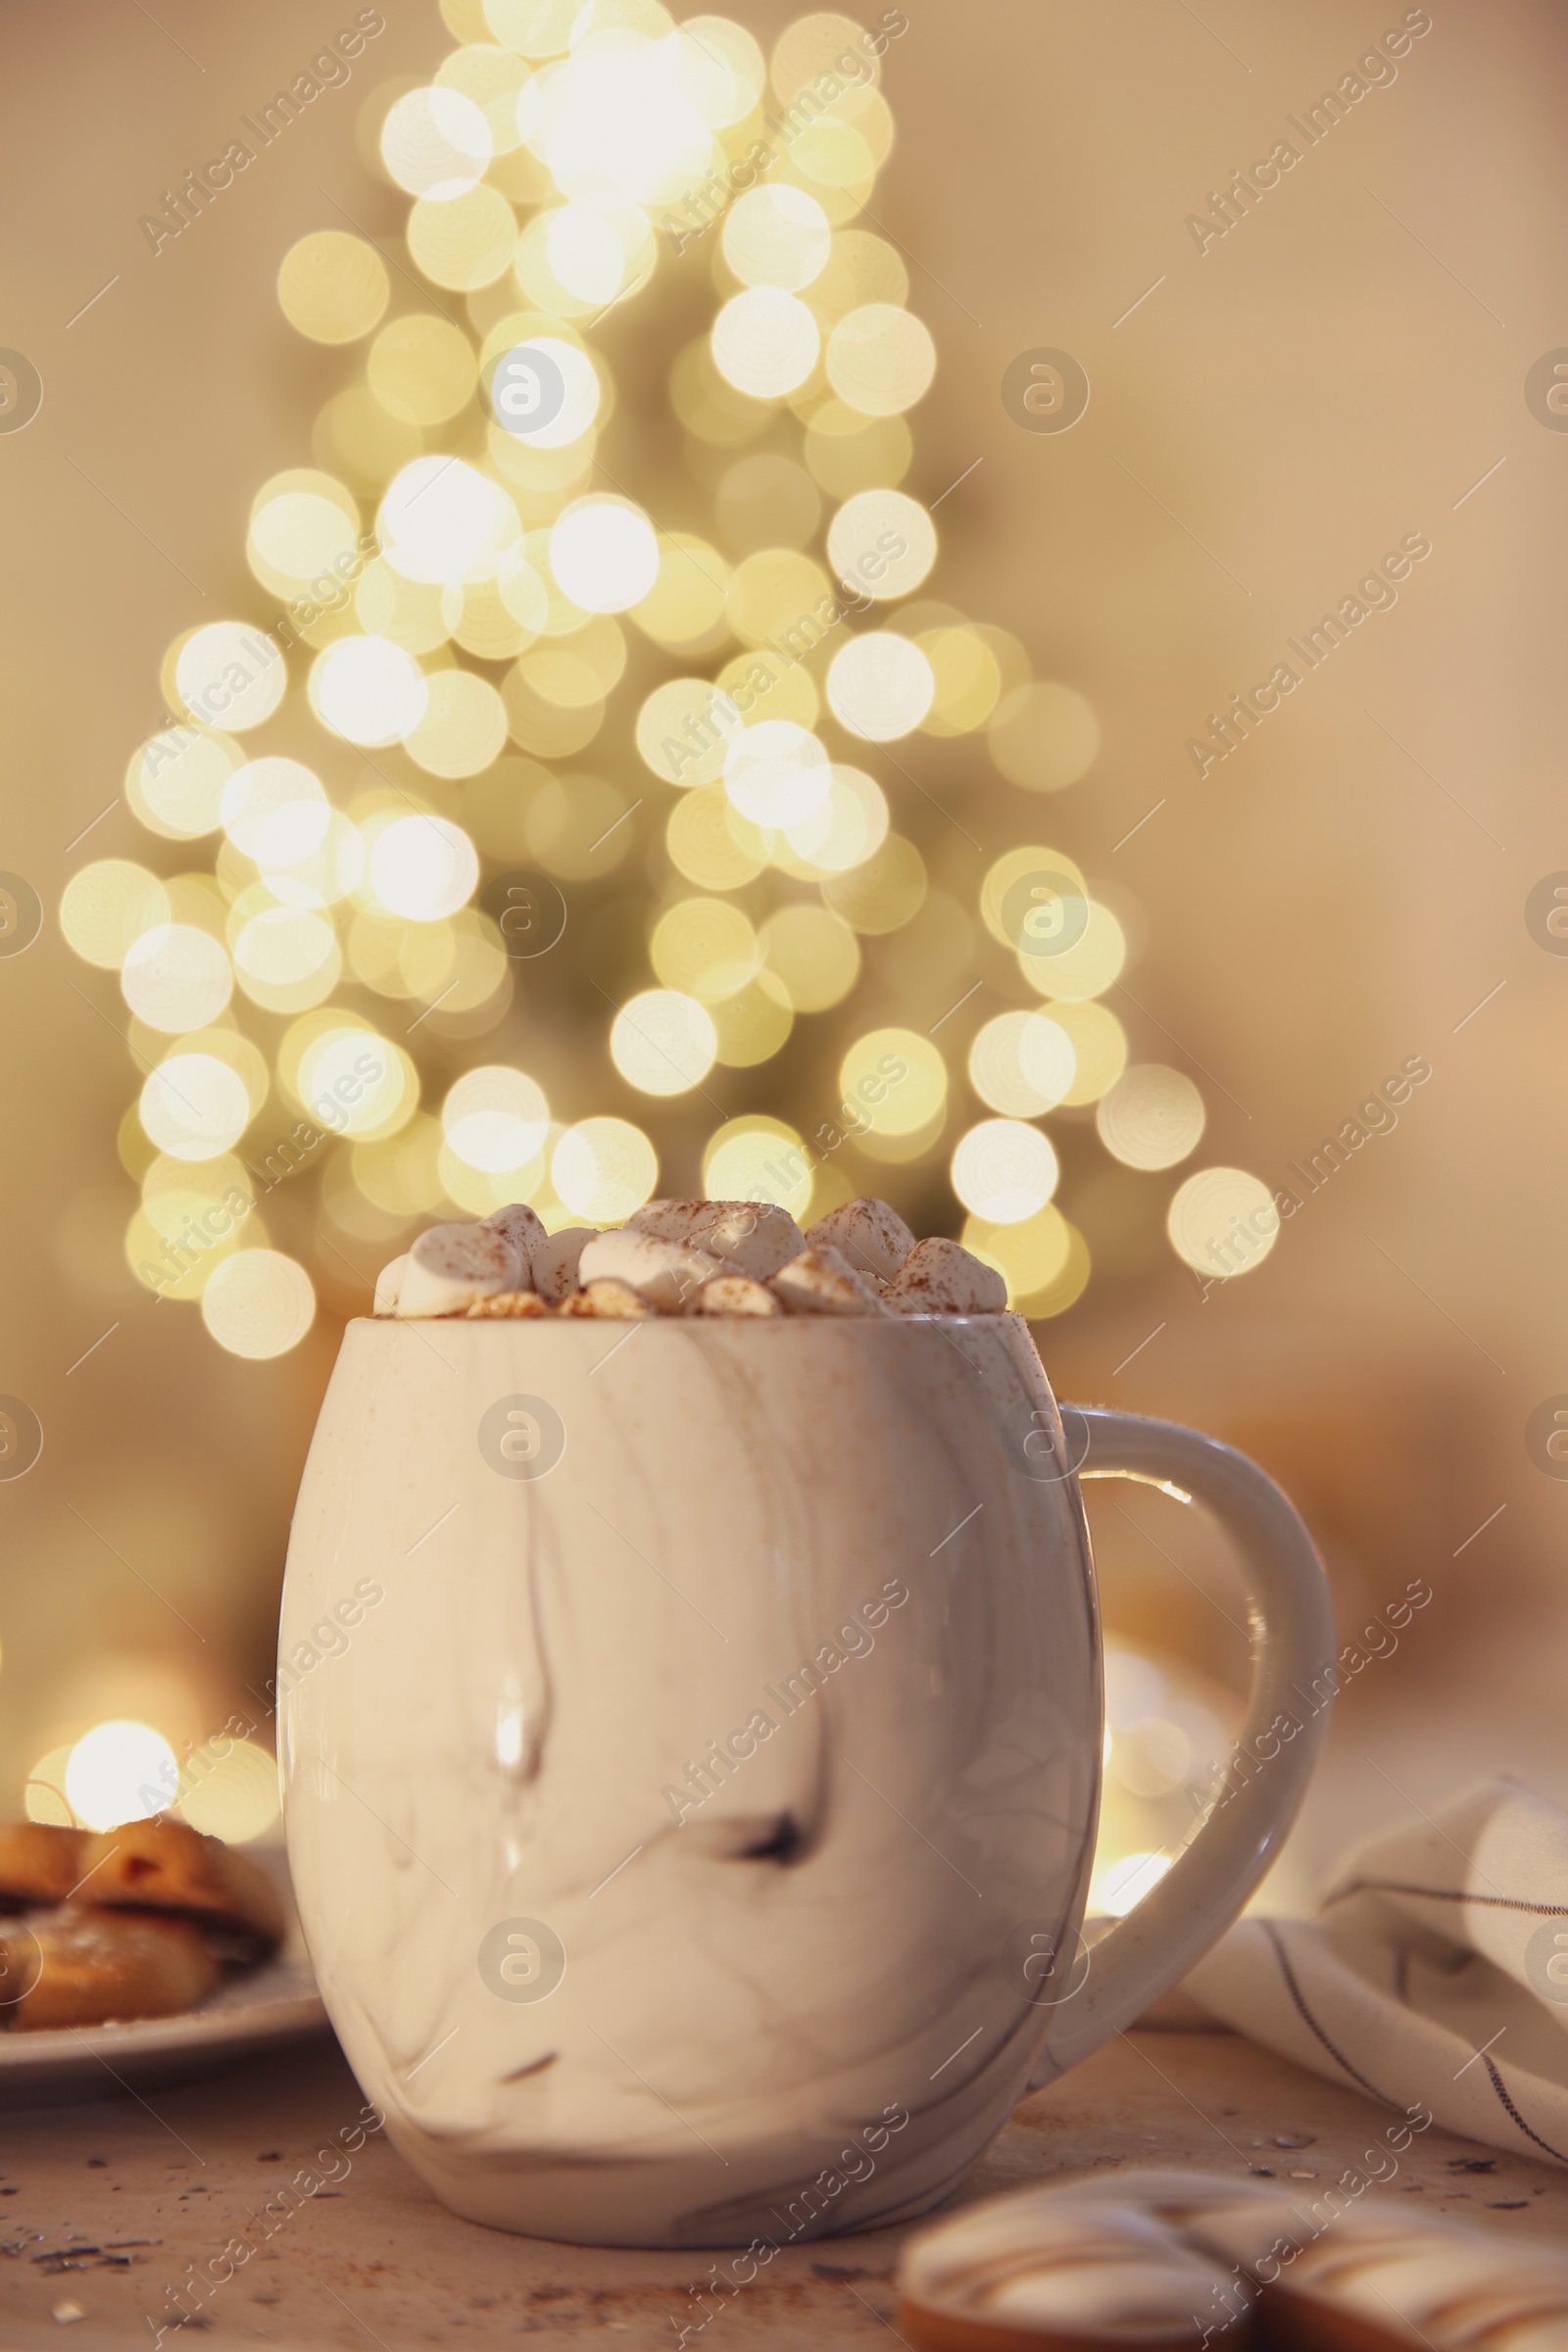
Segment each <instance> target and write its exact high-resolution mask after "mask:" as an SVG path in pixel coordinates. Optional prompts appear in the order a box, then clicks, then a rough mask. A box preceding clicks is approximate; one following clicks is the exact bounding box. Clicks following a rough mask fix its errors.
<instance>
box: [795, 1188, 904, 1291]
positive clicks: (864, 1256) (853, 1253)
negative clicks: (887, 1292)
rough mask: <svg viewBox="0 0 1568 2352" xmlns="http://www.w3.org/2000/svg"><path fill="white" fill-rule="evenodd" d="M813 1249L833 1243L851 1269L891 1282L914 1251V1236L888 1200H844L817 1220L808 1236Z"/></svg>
mask: <svg viewBox="0 0 1568 2352" xmlns="http://www.w3.org/2000/svg"><path fill="white" fill-rule="evenodd" d="M806 1238H807V1240H808V1241H809V1243H810V1244H811V1245H812V1247H813V1248H820V1246H821V1245H822V1243H824V1242H831V1243H832V1245H833V1247H834V1249H835V1250H843V1252H844V1254H845V1256H846V1257H847V1258H848V1259H849V1261H850V1263H851V1265H852V1266H858V1268H859V1270H860V1272H861V1273H862V1274H874V1275H875V1276H876V1277H877V1279H878V1280H879V1281H881V1282H891V1281H892V1279H893V1277H894V1275H895V1274H896V1273H897V1272H898V1270H899V1268H900V1267H901V1266H902V1265H903V1263H904V1261H905V1259H906V1258H907V1256H908V1254H909V1251H910V1250H912V1249H913V1248H914V1236H913V1234H912V1233H911V1232H910V1231H909V1228H908V1227H907V1225H906V1223H905V1222H904V1219H903V1218H902V1217H901V1216H900V1214H899V1212H898V1210H897V1209H896V1208H889V1206H888V1204H887V1202H886V1201H874V1200H867V1201H842V1202H841V1203H840V1205H839V1206H838V1207H837V1208H830V1209H829V1210H828V1212H827V1215H826V1216H825V1217H818V1219H817V1221H816V1223H815V1224H814V1225H813V1226H812V1227H811V1230H810V1232H809V1234H808V1235H807V1237H806Z"/></svg>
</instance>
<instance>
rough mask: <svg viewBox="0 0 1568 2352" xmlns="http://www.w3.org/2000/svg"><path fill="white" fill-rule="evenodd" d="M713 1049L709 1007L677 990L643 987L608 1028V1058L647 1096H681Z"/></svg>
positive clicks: (697, 1080)
mask: <svg viewBox="0 0 1568 2352" xmlns="http://www.w3.org/2000/svg"><path fill="white" fill-rule="evenodd" d="M717 1051H718V1032H717V1031H716V1030H715V1028H714V1027H713V1022H712V1016H711V1014H710V1012H709V1011H708V1008H707V1006H706V1005H699V1004H698V1002H697V999H696V998H695V997H688V996H685V995H683V994H682V992H681V991H680V990H679V989H673V988H650V989H645V990H644V991H643V993H642V995H641V996H636V997H633V998H632V1000H631V1002H630V1003H629V1004H627V1005H622V1006H621V1008H620V1010H619V1012H617V1013H616V1015H615V1018H614V1021H613V1024H612V1026H611V1031H610V1056H611V1059H612V1060H613V1063H614V1065H615V1067H616V1069H617V1070H618V1071H619V1072H620V1074H621V1076H622V1077H623V1078H624V1079H625V1080H626V1082H627V1084H628V1085H629V1086H635V1087H636V1088H637V1089H638V1090H639V1092H640V1093H642V1094H645V1095H684V1094H686V1093H688V1092H689V1091H690V1090H691V1088H692V1087H694V1086H700V1085H701V1084H702V1082H703V1080H704V1079H705V1078H706V1077H707V1075H708V1073H709V1071H710V1070H711V1068H712V1066H713V1059H714V1056H715V1054H717ZM557 1190H558V1191H559V1190H560V1187H559V1184H558V1186H557Z"/></svg>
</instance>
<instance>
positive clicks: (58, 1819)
mask: <svg viewBox="0 0 1568 2352" xmlns="http://www.w3.org/2000/svg"><path fill="white" fill-rule="evenodd" d="M70 1761H71V1748H70V1746H69V1744H68V1745H67V1746H65V1747H51V1748H49V1749H48V1750H47V1751H46V1753H45V1754H43V1755H41V1756H40V1757H39V1758H38V1761H37V1763H36V1764H34V1766H33V1767H32V1770H31V1771H30V1772H29V1773H28V1775H27V1779H26V1785H25V1788H24V1789H23V1791H22V1809H23V1811H24V1812H25V1814H26V1816H27V1819H28V1820H29V1821H50V1822H53V1823H54V1824H55V1825H56V1826H57V1827H58V1828H60V1829H63V1830H70V1829H74V1828H76V1827H77V1824H76V1823H75V1822H73V1819H72V1817H71V1806H70V1803H69V1802H68V1800H67V1797H66V1766H67V1765H68V1764H69V1763H70Z"/></svg>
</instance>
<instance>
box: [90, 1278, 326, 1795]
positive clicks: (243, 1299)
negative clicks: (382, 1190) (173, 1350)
mask: <svg viewBox="0 0 1568 2352" xmlns="http://www.w3.org/2000/svg"><path fill="white" fill-rule="evenodd" d="M315 1317H316V1292H315V1290H314V1288H313V1287H312V1283H311V1278H310V1276H309V1275H308V1274H307V1273H306V1271H305V1268H304V1267H303V1266H302V1265H300V1264H299V1263H298V1261H297V1260H296V1259H294V1258H292V1257H285V1256H284V1255H283V1254H282V1252H281V1251H280V1250H236V1251H235V1252H234V1254H233V1256H232V1257H225V1258H224V1260H223V1261H222V1263H221V1265H219V1266H215V1267H214V1269H213V1272H212V1275H211V1278H210V1279H209V1281H208V1283H207V1285H206V1288H205V1289H204V1290H203V1292H202V1321H203V1322H204V1323H205V1324H206V1326H207V1328H208V1330H209V1331H210V1332H211V1334H212V1336H213V1338H214V1339H215V1340H216V1341H217V1342H218V1345H219V1346H220V1348H223V1349H225V1350H226V1352H227V1353H228V1354H230V1355H242V1356H247V1357H249V1358H251V1359H252V1360H253V1361H255V1362H262V1361H264V1360H266V1359H267V1358H269V1357H270V1356H274V1355H286V1354H287V1353H288V1351H289V1349H290V1348H297V1347H298V1346H299V1344H300V1342H301V1340H303V1339H304V1337H305V1335H306V1333H307V1332H308V1331H309V1330H310V1328H311V1325H312V1323H313V1321H314V1320H315ZM68 1786H69V1784H68Z"/></svg>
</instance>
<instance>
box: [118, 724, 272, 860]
mask: <svg viewBox="0 0 1568 2352" xmlns="http://www.w3.org/2000/svg"><path fill="white" fill-rule="evenodd" d="M244 757H245V755H244V753H243V752H242V751H241V750H240V747H239V745H238V744H237V743H235V742H234V741H233V739H232V738H231V737H230V736H227V735H223V734H220V733H219V732H218V731H217V730H216V729H214V728H212V727H195V726H190V727H169V728H166V730H165V731H164V733H163V734H161V735H154V736H153V737H152V738H151V739H150V741H148V742H146V743H144V744H143V745H142V746H141V747H140V749H139V750H138V751H135V752H133V753H132V754H131V757H130V765H129V766H128V767H127V768H126V770H125V798H126V800H127V801H128V802H129V803H130V806H131V809H132V810H133V811H134V813H135V814H136V816H137V817H139V818H140V820H141V822H142V823H143V824H144V825H146V826H147V828H148V829H149V831H151V832H154V833H162V834H163V835H164V836H165V838H166V839H167V840H170V841H195V840H197V839H199V837H200V836H201V835H202V834H203V833H212V832H215V831H216V830H217V827H218V824H219V821H220V817H219V810H220V807H221V801H222V796H223V786H224V785H225V784H226V783H227V782H228V779H229V777H230V776H231V775H232V774H233V772H234V770H235V768H236V767H238V765H239V763H240V761H241V760H243V759H244Z"/></svg>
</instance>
